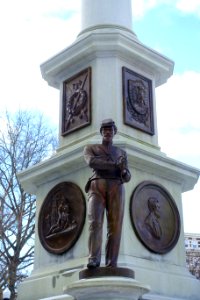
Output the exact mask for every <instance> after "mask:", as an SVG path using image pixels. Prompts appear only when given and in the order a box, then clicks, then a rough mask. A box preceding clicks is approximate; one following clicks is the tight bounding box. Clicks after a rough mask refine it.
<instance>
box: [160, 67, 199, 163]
mask: <svg viewBox="0 0 200 300" xmlns="http://www.w3.org/2000/svg"><path fill="white" fill-rule="evenodd" d="M199 82H200V73H196V72H192V71H190V72H185V73H183V74H181V75H174V76H172V77H171V78H170V79H169V80H168V83H167V84H165V85H163V86H161V87H159V88H157V91H156V93H157V113H158V126H159V141H160V145H161V148H163V150H164V152H167V153H168V154H169V155H172V156H173V157H175V158H178V157H181V158H182V159H185V160H186V161H185V162H188V163H190V161H188V160H189V157H191V158H193V157H196V158H197V157H199V161H198V162H197V164H198V166H199V167H200V145H199V140H200V121H199V111H200V101H199V99H200V90H199Z"/></svg>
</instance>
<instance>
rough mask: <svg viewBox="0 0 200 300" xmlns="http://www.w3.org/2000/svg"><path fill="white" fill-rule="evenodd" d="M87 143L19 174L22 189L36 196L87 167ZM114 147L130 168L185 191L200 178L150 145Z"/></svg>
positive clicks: (121, 142) (120, 142)
mask: <svg viewBox="0 0 200 300" xmlns="http://www.w3.org/2000/svg"><path fill="white" fill-rule="evenodd" d="M89 143H91V144H95V143H97V140H96V139H95V138H93V139H91V138H90V142H89ZM86 144H88V140H87V139H86V140H85V141H83V142H81V143H79V145H76V147H74V146H73V145H71V147H70V146H68V147H67V148H63V149H60V151H58V152H57V154H55V155H53V156H52V157H51V158H50V159H48V160H44V161H43V162H41V163H40V164H37V165H36V166H33V167H31V168H28V169H26V170H24V171H22V172H20V174H18V177H19V180H20V182H21V184H22V186H23V188H24V189H25V190H26V191H27V192H29V193H32V194H36V192H37V189H38V187H39V186H40V185H41V184H44V183H45V182H46V183H47V182H51V181H52V180H56V179H57V178H60V177H62V176H66V175H67V174H70V173H73V172H76V171H78V170H80V169H83V168H86V164H85V161H84V159H83V148H84V146H85V145H86ZM115 145H117V146H120V147H121V148H123V149H125V150H126V152H127V155H128V161H129V167H132V168H134V169H139V170H142V171H145V172H147V173H149V174H151V173H152V172H153V173H154V172H155V173H156V174H157V176H159V177H161V178H163V179H167V180H171V181H174V182H176V183H177V184H179V185H180V186H181V190H182V192H186V191H188V190H191V189H193V188H194V185H195V184H196V182H197V180H198V177H199V175H200V170H199V169H197V168H194V167H191V166H189V165H187V164H184V163H182V162H179V161H177V160H175V159H172V158H169V157H167V156H166V155H165V154H164V153H163V152H161V151H158V150H156V149H155V148H153V147H150V146H148V145H138V144H137V143H130V142H128V141H125V140H121V139H118V140H116V141H115Z"/></svg>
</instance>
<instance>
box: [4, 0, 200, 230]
mask: <svg viewBox="0 0 200 300" xmlns="http://www.w3.org/2000/svg"><path fill="white" fill-rule="evenodd" d="M108 1H109V0H108ZM132 13H133V30H134V32H135V33H136V35H137V37H138V38H139V40H140V41H141V42H142V43H144V44H145V45H146V46H149V47H150V48H153V49H155V50H157V51H158V52H160V53H161V54H163V55H165V56H167V57H168V58H170V59H171V60H173V61H174V62H175V67H174V74H173V76H172V77H171V78H170V79H169V80H168V81H167V83H166V84H164V85H162V86H161V87H158V88H157V89H156V103H157V119H158V133H159V145H160V147H161V151H162V152H164V153H166V154H167V156H169V157H171V158H174V159H177V160H178V161H181V162H183V163H185V164H188V165H191V166H194V167H195V168H199V169H200V118H199V111H200V89H199V87H200V58H199V55H200V54H199V53H200V0H190V1H188V0H132ZM79 32H80V0H56V1H55V0H18V1H16V0H6V1H1V2H0V39H1V47H0V114H1V112H3V111H4V110H5V109H7V110H8V111H10V112H14V111H16V110H18V109H19V108H20V109H31V110H39V111H41V112H43V113H44V114H45V115H46V116H47V117H49V118H50V119H51V121H52V122H53V123H54V124H58V111H59V107H58V104H59V91H58V90H56V89H54V88H52V87H49V86H48V84H47V83H46V81H44V80H43V79H42V76H41V72H40V65H41V64H42V63H43V62H44V61H46V60H48V59H49V58H50V57H52V56H53V55H55V54H57V53H58V52H60V51H61V50H63V49H64V48H66V47H68V46H69V45H70V44H71V43H72V42H73V41H74V40H75V39H76V36H77V35H78V33H79ZM199 214H200V182H199V183H198V184H196V186H195V188H194V189H193V191H190V192H187V193H184V194H183V216H184V231H185V232H187V233H200V217H199Z"/></svg>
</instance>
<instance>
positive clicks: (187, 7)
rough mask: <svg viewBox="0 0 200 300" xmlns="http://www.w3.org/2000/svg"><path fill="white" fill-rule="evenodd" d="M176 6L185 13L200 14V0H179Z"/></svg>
mask: <svg viewBox="0 0 200 300" xmlns="http://www.w3.org/2000/svg"><path fill="white" fill-rule="evenodd" d="M176 7H177V8H178V9H179V10H181V11H183V12H185V13H194V14H198V15H199V16H200V0H190V1H188V0H178V1H177V3H176Z"/></svg>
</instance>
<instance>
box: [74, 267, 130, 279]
mask: <svg viewBox="0 0 200 300" xmlns="http://www.w3.org/2000/svg"><path fill="white" fill-rule="evenodd" d="M108 276H114V277H115V276H121V277H128V278H132V279H134V278H135V273H134V271H133V270H131V269H128V268H118V267H116V268H106V267H100V268H94V269H84V270H82V271H80V272H79V279H86V278H96V277H108Z"/></svg>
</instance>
